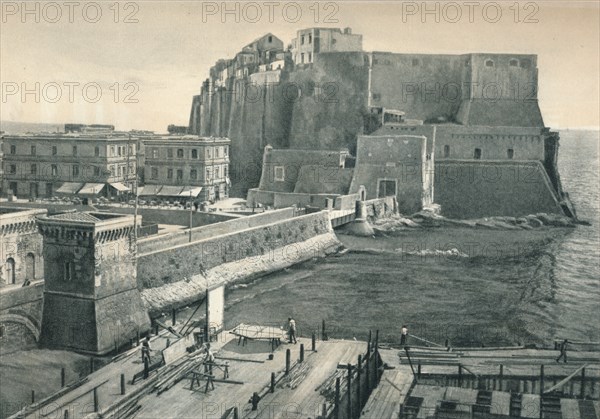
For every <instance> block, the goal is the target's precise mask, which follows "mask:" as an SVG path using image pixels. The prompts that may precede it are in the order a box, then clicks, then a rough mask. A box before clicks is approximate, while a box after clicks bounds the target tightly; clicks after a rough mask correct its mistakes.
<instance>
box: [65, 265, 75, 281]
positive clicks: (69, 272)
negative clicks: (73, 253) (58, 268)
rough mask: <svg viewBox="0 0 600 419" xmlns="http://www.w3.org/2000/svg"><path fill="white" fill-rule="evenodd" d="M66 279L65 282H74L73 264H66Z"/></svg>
mask: <svg viewBox="0 0 600 419" xmlns="http://www.w3.org/2000/svg"><path fill="white" fill-rule="evenodd" d="M64 266H65V270H64V277H63V279H64V280H65V281H72V280H73V262H65V265H64Z"/></svg>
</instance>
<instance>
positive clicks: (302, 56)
mask: <svg viewBox="0 0 600 419" xmlns="http://www.w3.org/2000/svg"><path fill="white" fill-rule="evenodd" d="M300 62H301V63H302V64H304V53H302V54H300Z"/></svg>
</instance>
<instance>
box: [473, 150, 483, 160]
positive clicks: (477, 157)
mask: <svg viewBox="0 0 600 419" xmlns="http://www.w3.org/2000/svg"><path fill="white" fill-rule="evenodd" d="M473 158H474V159H475V160H480V159H481V149H480V148H476V149H475V151H474V152H473Z"/></svg>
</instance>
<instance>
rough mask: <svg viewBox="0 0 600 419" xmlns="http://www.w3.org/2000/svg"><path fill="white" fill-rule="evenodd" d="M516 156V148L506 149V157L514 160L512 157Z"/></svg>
mask: <svg viewBox="0 0 600 419" xmlns="http://www.w3.org/2000/svg"><path fill="white" fill-rule="evenodd" d="M514 156H515V150H514V149H512V148H509V149H507V150H506V157H507V158H508V159H511V160H512V158H513V157H514Z"/></svg>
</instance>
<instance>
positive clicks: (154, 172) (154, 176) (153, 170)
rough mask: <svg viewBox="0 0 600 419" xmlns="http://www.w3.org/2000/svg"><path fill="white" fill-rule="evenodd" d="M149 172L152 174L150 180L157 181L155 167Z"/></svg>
mask: <svg viewBox="0 0 600 419" xmlns="http://www.w3.org/2000/svg"><path fill="white" fill-rule="evenodd" d="M151 172H152V173H151V175H150V177H151V178H152V179H158V169H157V168H156V167H153V168H152V169H151Z"/></svg>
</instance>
